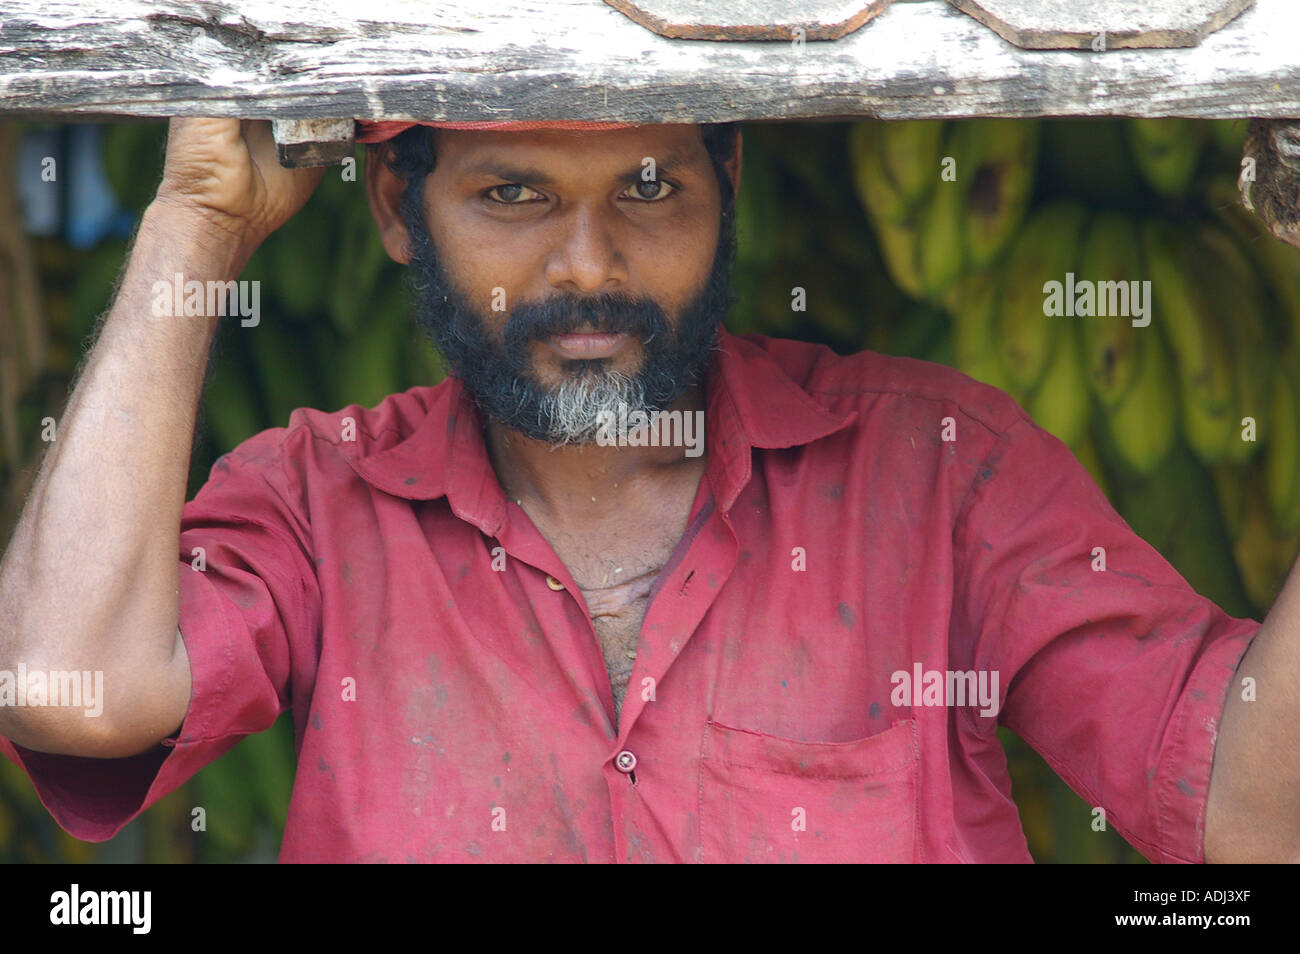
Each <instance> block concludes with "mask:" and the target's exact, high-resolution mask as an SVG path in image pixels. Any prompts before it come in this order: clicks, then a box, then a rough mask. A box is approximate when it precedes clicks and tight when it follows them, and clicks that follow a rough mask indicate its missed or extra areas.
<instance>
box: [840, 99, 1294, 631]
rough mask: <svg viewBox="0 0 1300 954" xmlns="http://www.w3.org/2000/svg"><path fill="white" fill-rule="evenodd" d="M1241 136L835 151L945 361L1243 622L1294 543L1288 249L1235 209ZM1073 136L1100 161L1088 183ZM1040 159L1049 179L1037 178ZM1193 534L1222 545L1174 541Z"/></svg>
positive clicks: (1103, 129) (1218, 133) (998, 140)
mask: <svg viewBox="0 0 1300 954" xmlns="http://www.w3.org/2000/svg"><path fill="white" fill-rule="evenodd" d="M1040 126H1042V127H1043V129H1040V128H1039V127H1040ZM1243 135H1244V124H1243V123H1234V122H1230V121H1224V122H1214V123H1206V122H1192V121H1189V120H1131V121H1126V122H1125V121H1118V120H1109V121H1104V122H1092V123H1087V122H1080V123H1074V124H1068V123H1064V124H1055V123H1054V124H1039V123H1035V122H1033V121H1026V120H984V121H960V122H949V123H944V122H864V123H858V124H855V125H853V126H852V127H851V129H850V130H849V133H848V154H849V156H850V161H851V166H852V174H853V182H854V186H855V188H856V191H857V194H858V197H859V199H860V200H861V203H862V206H863V208H864V209H865V211H866V214H867V218H868V220H869V222H870V225H871V228H872V231H873V232H874V234H875V237H876V240H877V243H878V246H879V249H880V254H881V257H882V259H883V261H884V263H885V266H886V268H887V269H888V271H889V274H890V276H891V278H892V279H893V281H894V282H895V283H896V284H897V286H898V287H899V288H900V289H901V290H902V291H903V292H904V293H906V294H907V295H908V296H910V297H911V298H913V299H916V300H918V301H920V302H926V303H936V302H938V303H941V304H942V305H943V306H944V308H945V309H946V310H947V312H948V313H949V315H950V317H951V333H952V347H951V354H952V363H953V364H954V365H955V366H956V367H958V368H959V369H961V370H963V371H965V372H966V373H967V374H970V375H971V376H972V377H975V378H977V379H979V380H981V381H984V382H986V383H988V384H991V385H993V386H995V387H997V388H1000V389H1001V390H1003V391H1006V392H1007V393H1008V394H1010V395H1011V396H1013V397H1014V398H1016V400H1017V401H1019V402H1020V403H1021V404H1022V406H1024V408H1025V409H1026V411H1027V412H1028V413H1029V414H1030V415H1031V416H1032V417H1033V418H1034V419H1035V420H1036V421H1037V422H1038V423H1039V424H1040V425H1041V426H1043V427H1044V428H1046V429H1047V430H1048V431H1050V432H1051V433H1053V434H1054V435H1056V436H1057V437H1058V438H1060V439H1061V440H1062V441H1063V442H1064V443H1065V444H1067V445H1068V446H1070V447H1071V448H1072V449H1073V450H1074V452H1075V454H1076V455H1077V456H1078V457H1079V459H1080V460H1081V461H1082V462H1083V463H1084V464H1085V466H1087V467H1088V468H1089V470H1090V471H1091V472H1092V473H1093V475H1094V476H1095V477H1096V478H1097V480H1098V483H1099V484H1101V486H1102V487H1103V489H1104V490H1106V491H1107V492H1108V493H1109V494H1110V495H1111V497H1112V499H1114V500H1115V501H1116V504H1117V506H1119V507H1120V508H1121V510H1122V511H1124V512H1125V515H1126V516H1127V517H1128V518H1129V520H1130V523H1132V524H1133V525H1134V526H1135V527H1137V526H1139V525H1141V526H1143V527H1145V528H1147V530H1148V531H1149V533H1144V535H1145V536H1147V538H1148V539H1149V540H1151V541H1152V542H1153V543H1156V544H1157V546H1161V543H1162V542H1163V543H1164V544H1165V545H1164V546H1161V549H1162V552H1164V553H1165V555H1166V556H1167V557H1169V558H1170V559H1171V560H1173V561H1174V562H1175V565H1177V566H1178V567H1179V569H1180V570H1182V571H1183V573H1184V575H1185V576H1187V577H1188V579H1189V581H1191V582H1192V583H1193V585H1195V586H1197V588H1198V589H1200V590H1201V591H1202V592H1205V593H1206V594H1207V595H1211V596H1212V597H1215V598H1216V599H1217V600H1218V601H1219V602H1220V605H1223V606H1224V607H1225V608H1226V609H1229V611H1236V612H1239V613H1240V614H1241V615H1246V614H1247V613H1249V612H1251V611H1254V612H1256V613H1260V612H1262V611H1263V610H1265V609H1267V607H1268V606H1269V605H1270V603H1271V601H1272V599H1273V597H1274V596H1275V595H1276V593H1277V591H1278V589H1279V588H1280V586H1281V583H1282V582H1283V579H1284V574H1285V572H1286V570H1287V569H1289V567H1290V565H1291V563H1292V561H1293V560H1294V559H1295V556H1296V551H1297V548H1298V547H1300V251H1297V250H1295V249H1292V248H1289V247H1287V246H1286V245H1283V244H1282V243H1280V242H1278V241H1276V240H1275V239H1273V238H1272V237H1271V236H1270V235H1269V234H1268V233H1267V230H1266V229H1265V228H1264V227H1263V226H1262V225H1260V223H1258V222H1257V221H1256V220H1255V219H1254V218H1253V217H1252V216H1251V215H1250V214H1249V213H1248V212H1246V211H1245V210H1244V209H1242V208H1241V204H1240V202H1239V200H1238V199H1237V196H1236V190H1235V179H1236V174H1237V163H1238V161H1239V159H1240V154H1241V153H1240V150H1241V141H1242V137H1243ZM1085 139H1088V140H1091V141H1093V142H1094V144H1095V143H1096V142H1101V143H1105V144H1107V145H1108V147H1110V148H1109V152H1108V153H1107V155H1105V156H1104V157H1102V158H1100V159H1099V160H1098V161H1096V162H1095V163H1090V164H1089V166H1090V167H1088V168H1084V167H1083V166H1082V165H1081V164H1080V163H1079V161H1078V158H1077V156H1078V152H1079V146H1080V145H1081V144H1082V143H1083V141H1084V140H1085ZM1048 150H1054V152H1047V151H1048ZM1044 153H1046V154H1044ZM1040 155H1042V159H1043V161H1042V173H1041V174H1042V176H1043V177H1048V176H1051V175H1053V174H1056V176H1057V177H1058V178H1057V181H1054V182H1049V183H1046V184H1044V183H1043V182H1038V181H1036V174H1038V173H1039V170H1038V169H1037V168H1036V164H1035V162H1036V158H1037V157H1039V156H1040ZM1063 171H1064V172H1063ZM1072 174H1073V177H1074V180H1075V181H1070V180H1071V177H1072ZM1062 180H1064V181H1062ZM1045 185H1046V187H1044V186H1045ZM1075 186H1077V188H1074V187H1075ZM1198 197H1203V198H1202V199H1201V201H1200V202H1199V204H1196V205H1193V204H1192V203H1193V202H1194V201H1195V200H1196V199H1197V198H1198ZM1108 200H1109V201H1108ZM901 340H907V336H906V335H904V336H902V337H901ZM932 350H938V349H932ZM1202 524H1204V525H1202ZM1190 526H1197V527H1198V528H1199V529H1198V530H1197V533H1196V534H1194V535H1193V536H1196V537H1197V538H1198V539H1199V540H1200V541H1202V543H1204V541H1206V540H1212V539H1218V537H1219V536H1223V540H1222V541H1221V544H1222V545H1217V546H1214V547H1207V546H1204V545H1197V544H1193V543H1191V542H1180V541H1183V538H1184V537H1185V536H1187V533H1186V528H1188V527H1190ZM1176 553H1177V554H1180V559H1175V554H1176Z"/></svg>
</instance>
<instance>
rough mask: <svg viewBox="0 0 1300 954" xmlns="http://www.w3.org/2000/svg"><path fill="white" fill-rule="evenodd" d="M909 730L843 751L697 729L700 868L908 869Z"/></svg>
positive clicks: (912, 825) (903, 727)
mask: <svg viewBox="0 0 1300 954" xmlns="http://www.w3.org/2000/svg"><path fill="white" fill-rule="evenodd" d="M918 764H919V745H918V742H917V731H916V722H915V720H913V719H906V720H900V721H899V722H896V723H894V725H893V726H892V727H891V728H889V729H886V730H885V731H884V732H879V733H877V734H876V735H872V736H868V737H867V738H864V739H856V740H854V741H852V742H801V741H796V740H794V739H783V738H779V737H777V736H772V735H764V734H762V733H760V732H754V731H751V730H749V729H738V728H735V727H733V726H728V725H723V724H722V723H719V722H712V721H710V722H708V723H707V724H706V726H705V732H704V745H703V749H702V752H701V755H700V807H699V813H700V815H699V817H700V848H701V857H700V860H701V861H703V862H706V863H733V862H821V863H837V862H877V863H879V862H912V861H915V860H917V847H916V845H917V837H916V836H917V821H916V815H917V767H918Z"/></svg>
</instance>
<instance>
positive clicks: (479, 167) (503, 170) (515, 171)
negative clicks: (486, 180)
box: [463, 151, 690, 186]
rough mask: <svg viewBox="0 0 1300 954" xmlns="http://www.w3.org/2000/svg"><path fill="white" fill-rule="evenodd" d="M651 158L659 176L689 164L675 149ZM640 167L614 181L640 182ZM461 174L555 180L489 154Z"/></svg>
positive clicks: (543, 182)
mask: <svg viewBox="0 0 1300 954" xmlns="http://www.w3.org/2000/svg"><path fill="white" fill-rule="evenodd" d="M652 158H654V160H655V174H656V175H657V176H659V177H660V178H662V177H663V176H664V174H665V173H666V174H668V175H679V174H681V173H682V172H683V171H684V170H685V169H687V168H688V167H689V166H690V160H689V159H688V158H687V157H686V156H685V155H683V154H682V153H680V152H677V151H674V152H670V153H668V154H667V155H666V156H664V157H663V158H662V159H661V158H659V157H657V156H655V157H652ZM642 168H643V166H642V165H641V163H640V162H638V163H637V164H636V166H634V167H633V168H632V169H630V170H629V171H627V172H624V173H622V174H620V175H618V176H616V177H615V181H617V182H619V183H621V184H624V185H632V184H635V183H637V182H640V181H641V170H642ZM463 174H464V175H467V176H494V177H497V178H500V179H504V180H505V181H507V182H518V183H534V184H536V185H540V186H550V185H554V184H555V180H554V179H553V178H552V177H551V176H550V175H548V174H547V173H545V172H543V171H542V170H541V169H536V168H533V167H530V166H518V165H514V164H512V163H511V162H509V161H508V160H501V159H495V158H492V157H490V156H489V157H486V158H484V159H481V160H480V161H478V162H476V163H473V164H472V165H469V166H466V167H465V169H464V171H463Z"/></svg>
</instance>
